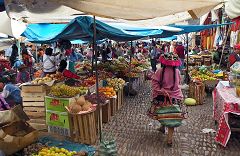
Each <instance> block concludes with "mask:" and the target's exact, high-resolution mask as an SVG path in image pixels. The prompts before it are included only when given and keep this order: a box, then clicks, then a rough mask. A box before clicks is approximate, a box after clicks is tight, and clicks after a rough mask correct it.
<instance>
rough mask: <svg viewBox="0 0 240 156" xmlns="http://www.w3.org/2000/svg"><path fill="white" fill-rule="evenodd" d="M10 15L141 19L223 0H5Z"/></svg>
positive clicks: (40, 19) (199, 9) (30, 18)
mask: <svg viewBox="0 0 240 156" xmlns="http://www.w3.org/2000/svg"><path fill="white" fill-rule="evenodd" d="M5 2H6V6H7V8H6V9H7V11H8V12H9V15H10V16H11V17H14V18H16V19H21V18H23V17H27V18H26V19H27V20H28V21H29V22H35V23H36V22H38V23H39V22H44V21H45V20H48V21H52V22H57V20H61V18H63V17H71V16H72V15H74V14H81V13H82V12H84V13H86V14H91V15H96V16H100V17H108V18H115V19H127V20H143V19H151V18H155V17H163V16H168V15H173V14H176V13H180V12H184V11H192V13H194V14H195V16H197V17H200V16H199V15H200V14H202V13H203V12H206V11H205V10H207V11H210V10H211V8H214V7H215V6H217V5H218V4H220V3H222V2H223V0H169V1H166V0H157V1H156V0H131V1H130V0H121V1H119V0H41V1H36V0H18V1H17V2H16V1H15V0H5Z"/></svg>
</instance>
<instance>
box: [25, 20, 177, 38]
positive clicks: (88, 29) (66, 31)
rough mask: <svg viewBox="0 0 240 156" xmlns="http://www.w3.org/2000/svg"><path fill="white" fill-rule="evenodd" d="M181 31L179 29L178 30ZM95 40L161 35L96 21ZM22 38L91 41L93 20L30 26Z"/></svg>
mask: <svg viewBox="0 0 240 156" xmlns="http://www.w3.org/2000/svg"><path fill="white" fill-rule="evenodd" d="M179 30H181V29H179ZM96 31H97V40H102V39H105V38H108V39H112V40H116V41H130V40H136V39H140V38H144V37H148V36H157V35H161V34H162V32H163V31H162V30H160V29H145V28H134V27H131V28H126V27H125V28H124V29H123V28H122V29H119V28H116V27H113V26H111V25H108V24H106V23H104V22H101V21H98V20H96ZM22 36H24V37H26V38H28V40H29V41H34V42H44V41H45V42H51V41H56V40H58V39H69V40H79V39H80V40H82V41H92V38H93V18H92V17H88V16H80V17H77V18H75V19H73V20H72V21H71V22H70V23H69V24H30V25H29V26H28V28H27V29H26V30H25V32H24V33H23V34H22Z"/></svg>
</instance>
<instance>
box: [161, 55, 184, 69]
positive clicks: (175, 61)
mask: <svg viewBox="0 0 240 156" xmlns="http://www.w3.org/2000/svg"><path fill="white" fill-rule="evenodd" d="M160 62H161V64H163V65H165V66H174V67H178V66H180V65H181V61H180V60H179V57H178V55H177V54H174V53H172V52H168V53H165V54H162V55H161V56H160Z"/></svg>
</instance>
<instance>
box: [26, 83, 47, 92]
mask: <svg viewBox="0 0 240 156" xmlns="http://www.w3.org/2000/svg"><path fill="white" fill-rule="evenodd" d="M49 90H50V87H49V86H47V85H24V86H22V92H24V93H44V92H48V91H49Z"/></svg>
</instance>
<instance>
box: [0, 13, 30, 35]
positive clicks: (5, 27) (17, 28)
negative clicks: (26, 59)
mask: <svg viewBox="0 0 240 156" xmlns="http://www.w3.org/2000/svg"><path fill="white" fill-rule="evenodd" d="M0 17H1V18H0V19H1V22H0V33H3V34H6V35H8V36H11V37H16V38H18V37H20V35H21V34H22V32H23V31H24V30H25V29H26V25H25V24H24V23H22V22H19V21H16V20H11V19H10V18H9V17H8V16H7V14H6V11H3V12H0Z"/></svg>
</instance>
